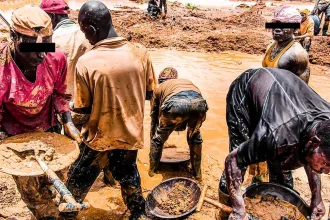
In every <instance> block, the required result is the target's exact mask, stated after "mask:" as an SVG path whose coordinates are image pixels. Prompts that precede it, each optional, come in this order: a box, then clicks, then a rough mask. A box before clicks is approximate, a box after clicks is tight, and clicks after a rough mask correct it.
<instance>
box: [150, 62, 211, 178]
mask: <svg viewBox="0 0 330 220" xmlns="http://www.w3.org/2000/svg"><path fill="white" fill-rule="evenodd" d="M158 83H159V84H160V86H159V88H158V89H156V90H155V92H154V95H153V98H152V100H151V132H150V140H151V141H150V143H151V146H150V154H149V159H150V169H149V175H150V176H153V175H154V172H155V170H156V169H157V167H158V164H159V161H160V159H161V157H162V151H163V146H164V143H165V142H166V141H167V139H168V137H169V136H170V134H171V133H172V132H173V131H174V130H175V131H184V130H185V129H186V127H187V126H188V131H187V141H188V145H189V148H190V161H191V165H192V169H193V175H194V177H195V178H196V179H199V180H200V179H201V178H202V173H201V159H202V142H203V140H202V136H201V134H200V127H201V126H202V123H203V122H204V121H205V119H206V112H207V110H208V107H207V103H206V101H205V100H204V99H203V97H202V95H201V92H200V90H199V89H198V88H197V87H196V86H195V85H194V84H193V83H192V82H190V81H189V80H187V79H178V73H177V71H176V70H175V69H174V68H171V67H168V68H165V69H164V70H163V71H162V72H161V73H160V75H159V77H158Z"/></svg>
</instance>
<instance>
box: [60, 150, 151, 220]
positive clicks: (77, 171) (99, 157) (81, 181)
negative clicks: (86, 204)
mask: <svg viewBox="0 0 330 220" xmlns="http://www.w3.org/2000/svg"><path fill="white" fill-rule="evenodd" d="M82 145H83V146H82V147H81V153H80V155H79V158H78V159H77V160H76V162H75V163H74V164H73V165H72V166H71V167H70V170H69V173H68V181H67V183H66V185H67V188H68V189H69V191H70V192H71V193H72V195H73V197H74V198H75V199H76V201H77V202H83V200H84V199H85V197H86V195H87V193H88V191H89V189H90V188H91V186H92V185H93V183H94V182H95V180H96V178H97V177H98V175H99V174H100V172H101V171H102V169H103V168H104V165H102V164H107V166H108V168H109V171H111V173H112V176H113V177H114V179H115V180H117V181H118V182H119V183H120V186H121V194H122V197H123V200H124V203H125V204H126V206H127V207H128V209H129V210H130V211H131V214H133V213H141V212H142V213H144V212H145V200H144V198H143V196H142V189H141V178H140V174H139V171H138V169H137V165H136V158H137V153H138V151H137V150H119V149H116V150H110V151H95V150H93V149H91V148H89V147H87V146H86V145H85V144H82ZM77 215H78V212H72V213H61V215H60V216H61V217H62V218H64V219H76V216H77Z"/></svg>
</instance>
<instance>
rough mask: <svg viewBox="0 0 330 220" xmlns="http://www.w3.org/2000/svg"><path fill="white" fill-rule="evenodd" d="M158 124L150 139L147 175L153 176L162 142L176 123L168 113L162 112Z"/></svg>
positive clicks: (161, 149)
mask: <svg viewBox="0 0 330 220" xmlns="http://www.w3.org/2000/svg"><path fill="white" fill-rule="evenodd" d="M160 117H161V118H160V124H159V125H158V126H157V128H156V133H155V135H154V136H153V138H152V140H151V145H150V153H149V163H150V168H149V176H153V175H154V172H155V171H156V170H157V168H158V165H159V161H160V159H161V158H162V151H163V146H164V143H165V142H166V141H167V139H168V137H169V136H170V134H171V133H172V132H173V131H174V129H175V127H176V125H177V124H178V123H177V121H176V120H175V117H173V116H172V115H171V114H170V113H162V115H161V116H160Z"/></svg>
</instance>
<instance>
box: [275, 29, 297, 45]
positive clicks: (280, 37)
mask: <svg viewBox="0 0 330 220" xmlns="http://www.w3.org/2000/svg"><path fill="white" fill-rule="evenodd" d="M293 32H294V29H292V28H274V29H272V34H273V39H274V40H276V41H278V42H283V41H286V40H289V39H290V38H292V36H293Z"/></svg>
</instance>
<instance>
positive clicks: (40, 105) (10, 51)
mask: <svg viewBox="0 0 330 220" xmlns="http://www.w3.org/2000/svg"><path fill="white" fill-rule="evenodd" d="M11 29H12V30H11V32H10V37H11V40H12V41H11V42H10V43H5V44H4V45H2V46H1V49H0V83H1V87H0V104H1V106H0V126H1V136H2V138H3V137H5V136H12V135H16V134H22V133H26V132H33V131H38V130H42V131H50V132H60V130H59V129H58V126H57V123H56V118H55V113H57V114H60V115H61V119H62V121H63V122H64V131H65V134H66V135H68V136H69V137H72V138H74V139H75V140H76V141H78V142H81V139H80V136H79V131H78V130H77V129H76V128H75V127H74V125H73V123H72V119H71V115H70V110H69V103H68V102H67V101H66V99H65V90H66V84H65V79H66V73H67V62H66V59H65V55H64V54H63V53H62V52H59V51H56V52H52V53H45V52H21V51H20V45H21V43H51V37H52V34H53V30H52V24H51V19H50V18H49V16H48V15H47V14H46V13H45V12H44V11H43V10H41V9H40V8H38V7H35V6H29V5H27V6H24V7H21V8H18V9H16V10H15V11H14V12H13V14H12V17H11ZM14 180H15V182H16V184H17V188H18V191H19V192H20V194H21V197H22V199H23V201H24V202H25V203H26V204H27V207H28V208H29V209H30V211H31V212H32V213H33V215H34V216H35V217H36V218H37V219H42V220H50V219H56V217H57V215H58V211H57V208H56V206H55V204H54V202H53V201H52V196H51V193H50V192H49V190H48V188H47V185H48V184H50V183H48V181H47V179H46V177H45V176H41V177H15V176H14Z"/></svg>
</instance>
